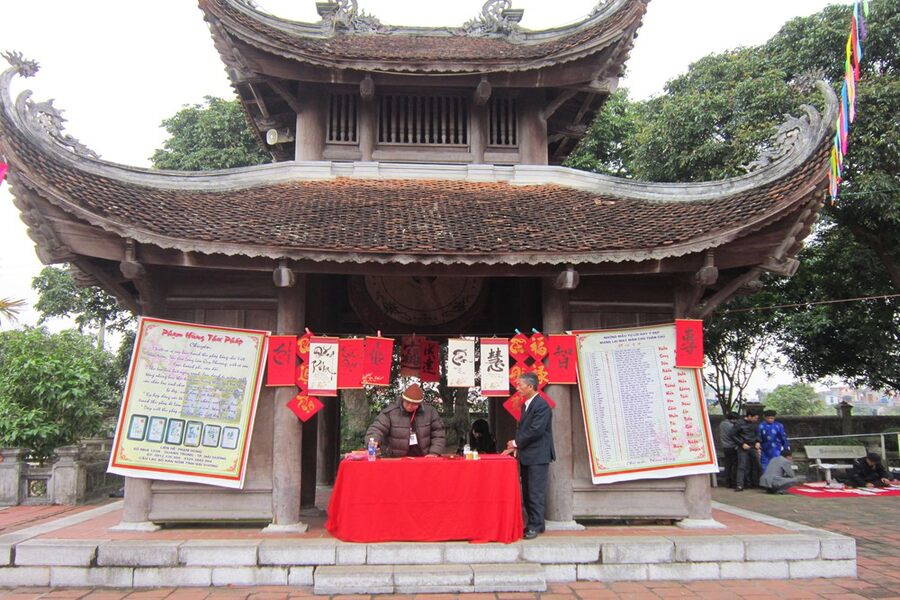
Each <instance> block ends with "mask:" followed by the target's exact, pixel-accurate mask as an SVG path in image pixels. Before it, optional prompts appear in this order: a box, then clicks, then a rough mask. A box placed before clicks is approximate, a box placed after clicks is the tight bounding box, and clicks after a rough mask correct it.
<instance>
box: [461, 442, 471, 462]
mask: <svg viewBox="0 0 900 600" xmlns="http://www.w3.org/2000/svg"><path fill="white" fill-rule="evenodd" d="M463 456H464V457H465V458H466V460H472V446H470V445H469V444H466V445H465V446H463Z"/></svg>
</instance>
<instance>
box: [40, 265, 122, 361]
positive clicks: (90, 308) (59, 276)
mask: <svg viewBox="0 0 900 600" xmlns="http://www.w3.org/2000/svg"><path fill="white" fill-rule="evenodd" d="M31 287H32V288H34V289H35V290H36V291H37V293H38V301H37V303H35V305H34V308H35V309H36V310H37V311H38V312H40V313H41V318H40V321H39V323H44V322H46V321H47V319H50V318H52V317H73V318H74V319H75V324H76V325H77V326H78V330H79V331H83V330H84V329H85V328H89V329H94V328H96V329H97V348H99V349H102V348H103V347H104V344H105V341H106V332H107V331H126V330H127V329H129V328H130V327H131V326H132V325H133V323H134V316H133V315H132V314H131V313H130V312H129V311H128V310H126V309H124V308H122V306H121V305H120V304H119V301H118V300H116V299H115V298H114V297H113V296H111V295H109V294H107V293H106V292H105V291H103V289H102V288H100V287H96V286H90V287H80V286H78V285H77V284H76V283H75V278H74V277H73V275H72V269H71V267H64V268H58V267H44V269H42V270H41V272H40V274H38V276H37V277H35V278H34V279H32V280H31Z"/></svg>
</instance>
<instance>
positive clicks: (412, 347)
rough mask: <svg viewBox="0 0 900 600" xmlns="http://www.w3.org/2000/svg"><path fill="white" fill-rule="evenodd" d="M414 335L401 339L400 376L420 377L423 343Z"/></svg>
mask: <svg viewBox="0 0 900 600" xmlns="http://www.w3.org/2000/svg"><path fill="white" fill-rule="evenodd" d="M423 341H424V340H423V339H422V338H420V337H417V336H414V335H406V336H403V337H402V338H401V339H400V376H401V377H419V372H420V370H421V362H422V342H423Z"/></svg>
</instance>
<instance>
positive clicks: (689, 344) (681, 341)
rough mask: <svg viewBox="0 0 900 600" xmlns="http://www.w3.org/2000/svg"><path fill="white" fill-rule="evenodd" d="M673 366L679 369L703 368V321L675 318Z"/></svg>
mask: <svg viewBox="0 0 900 600" xmlns="http://www.w3.org/2000/svg"><path fill="white" fill-rule="evenodd" d="M675 366H676V367H678V368H679V369H702V368H703V321H701V320H697V319H676V320H675Z"/></svg>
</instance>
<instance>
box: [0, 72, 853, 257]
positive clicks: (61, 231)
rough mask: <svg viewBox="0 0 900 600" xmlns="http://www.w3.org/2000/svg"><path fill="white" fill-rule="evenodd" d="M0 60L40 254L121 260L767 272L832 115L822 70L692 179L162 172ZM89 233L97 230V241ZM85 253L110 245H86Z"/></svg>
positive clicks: (21, 193) (435, 168) (408, 169)
mask: <svg viewBox="0 0 900 600" xmlns="http://www.w3.org/2000/svg"><path fill="white" fill-rule="evenodd" d="M11 60H12V62H13V63H14V66H13V67H12V68H10V69H8V70H6V71H5V72H4V73H3V74H2V76H0V156H2V158H3V159H5V160H6V161H8V162H9V163H10V179H11V183H12V184H13V193H14V194H15V196H16V198H17V203H18V206H19V207H20V209H22V211H23V218H24V219H25V221H26V222H27V223H28V224H29V226H30V231H31V234H32V235H33V237H34V238H35V239H36V241H37V242H38V247H39V251H40V252H41V256H42V258H43V259H46V260H47V261H49V262H54V261H60V260H69V258H68V257H70V256H73V255H85V254H88V255H89V256H95V257H99V258H106V259H111V258H114V257H117V256H118V257H121V249H116V248H118V247H119V246H120V245H121V244H126V243H127V244H134V243H138V244H142V245H145V246H146V248H157V249H162V250H165V251H166V252H180V253H184V256H185V258H183V259H178V260H181V261H183V262H184V261H186V262H185V264H187V263H188V262H190V261H195V260H197V259H196V258H190V257H196V256H198V255H206V256H211V255H224V256H232V257H246V258H249V259H269V260H278V259H281V258H289V259H293V260H296V261H302V262H304V263H307V264H308V263H324V264H326V265H327V264H330V265H345V264H348V263H350V264H357V265H364V264H370V265H374V264H380V265H391V264H393V265H405V264H418V265H496V266H502V265H522V266H526V267H528V268H532V267H534V266H536V265H564V264H574V265H602V264H604V263H605V264H610V263H631V264H636V263H641V262H644V263H645V264H650V265H651V266H652V268H654V269H656V270H660V269H662V264H663V263H662V261H665V260H667V259H673V258H678V257H687V256H689V255H691V256H697V255H698V253H703V252H705V251H709V250H713V249H716V252H717V253H718V252H719V250H718V249H719V248H724V247H730V248H732V249H731V250H730V252H731V254H730V258H728V259H727V260H726V259H724V258H723V259H721V262H720V255H719V254H717V255H716V256H717V258H716V260H717V264H722V265H723V266H725V265H731V266H732V267H738V266H747V265H760V264H763V263H770V264H769V267H768V268H770V269H773V270H776V269H778V268H779V267H778V264H780V263H779V261H785V260H788V259H790V257H791V256H792V255H793V253H794V252H796V251H797V250H798V249H799V247H800V243H801V240H802V239H803V237H804V236H805V235H806V233H808V231H809V227H810V226H811V224H812V221H813V220H814V218H815V214H816V212H817V210H818V207H819V206H820V205H821V198H822V194H823V192H824V182H825V177H826V172H827V169H826V157H827V153H828V149H829V142H830V140H831V136H832V134H833V123H834V121H835V116H836V100H835V98H834V93H833V91H832V90H831V88H830V87H829V86H827V85H822V86H820V88H821V89H822V90H823V91H824V92H825V93H826V99H827V102H826V105H827V110H826V114H825V115H824V116H820V114H819V113H818V112H817V111H816V110H815V109H814V108H812V107H806V109H805V110H806V115H805V116H804V117H802V118H792V119H790V120H789V121H788V122H787V123H785V125H783V126H782V128H781V130H780V132H779V139H778V143H777V144H776V147H777V149H778V151H777V152H774V153H770V154H769V155H768V156H766V157H764V158H763V159H761V160H760V161H758V164H757V165H756V168H755V169H754V170H753V171H751V172H750V173H748V174H746V175H743V176H740V177H734V178H731V179H726V180H723V181H717V182H708V183H688V184H654V183H641V182H635V181H630V180H625V179H620V178H614V177H607V176H602V175H596V174H593V173H586V172H582V171H576V170H574V169H569V168H563V167H550V166H516V167H495V166H490V165H457V166H452V165H408V164H385V163H328V162H306V163H304V162H289V163H279V164H272V165H264V166H259V167H249V168H244V169H234V170H227V171H215V172H200V173H176V172H166V171H153V170H149V169H139V168H133V167H125V166H121V165H116V164H113V163H109V162H106V161H103V160H100V159H99V158H98V157H97V156H96V155H95V154H93V153H91V152H90V151H89V150H88V149H87V148H85V147H84V146H83V145H82V144H80V143H79V142H78V141H77V140H75V139H74V138H72V137H71V136H69V135H67V134H65V133H63V131H62V120H61V118H60V116H59V112H58V111H57V110H56V109H55V108H54V107H53V105H52V103H50V102H36V101H33V100H32V99H31V97H30V96H31V93H30V92H27V91H26V92H23V93H22V94H20V96H19V97H18V99H17V100H16V101H15V102H13V101H12V100H11V98H10V96H9V85H10V81H11V80H12V78H13V77H14V75H16V74H20V75H25V76H30V75H33V74H34V73H35V72H36V70H37V65H36V64H35V63H33V62H31V61H25V60H23V59H22V58H21V57H20V56H12V57H11ZM531 215H534V216H533V217H532V216H531ZM95 237H102V238H104V239H106V240H107V241H108V243H107V244H106V245H105V246H102V249H100V248H101V246H100V245H98V244H94V243H91V242H90V240H91V239H92V238H95ZM735 244H737V246H735ZM110 248H113V249H112V250H110ZM98 252H100V253H102V252H107V253H111V254H108V255H98V254H93V255H91V254H89V253H98ZM725 254H726V255H727V254H728V252H727V251H726V252H725ZM188 255H190V256H188ZM116 260H121V258H118V259H116ZM647 261H657V262H649V263H648V262H647ZM729 261H730V262H729ZM653 265H655V266H653ZM773 265H774V266H773ZM335 268H336V269H337V271H340V267H335Z"/></svg>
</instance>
